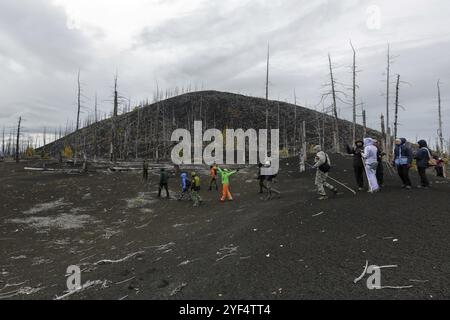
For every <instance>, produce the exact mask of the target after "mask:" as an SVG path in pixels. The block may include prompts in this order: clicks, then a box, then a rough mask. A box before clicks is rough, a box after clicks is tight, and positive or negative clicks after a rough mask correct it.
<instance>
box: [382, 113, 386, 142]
mask: <svg viewBox="0 0 450 320" xmlns="http://www.w3.org/2000/svg"><path fill="white" fill-rule="evenodd" d="M381 136H382V138H383V139H384V140H386V127H385V123H384V115H383V114H381Z"/></svg>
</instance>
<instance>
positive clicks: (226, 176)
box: [217, 167, 237, 202]
mask: <svg viewBox="0 0 450 320" xmlns="http://www.w3.org/2000/svg"><path fill="white" fill-rule="evenodd" d="M217 169H218V170H219V173H220V176H221V177H222V198H221V199H220V201H222V202H225V200H226V199H227V198H228V200H229V201H233V196H232V195H231V192H230V177H231V176H232V175H233V174H235V173H236V172H237V171H236V170H233V171H230V170H228V169H222V168H220V167H218V168H217Z"/></svg>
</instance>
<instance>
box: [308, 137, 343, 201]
mask: <svg viewBox="0 0 450 320" xmlns="http://www.w3.org/2000/svg"><path fill="white" fill-rule="evenodd" d="M313 150H314V152H316V157H315V161H316V162H315V164H314V168H316V169H317V171H316V181H315V184H316V187H317V192H318V194H319V196H320V197H319V200H326V199H328V196H327V193H326V192H325V188H327V189H328V190H330V191H332V192H333V193H334V194H337V193H338V190H337V189H336V187H334V186H333V185H331V184H329V183H328V182H327V178H328V172H329V171H330V169H331V161H330V157H329V156H328V154H326V153H325V152H324V151H322V147H321V146H320V145H317V146H315V147H314V148H313Z"/></svg>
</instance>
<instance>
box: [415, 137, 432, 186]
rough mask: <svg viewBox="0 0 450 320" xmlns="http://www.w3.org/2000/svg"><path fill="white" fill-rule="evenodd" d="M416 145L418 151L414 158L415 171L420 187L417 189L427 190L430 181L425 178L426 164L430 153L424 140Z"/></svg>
mask: <svg viewBox="0 0 450 320" xmlns="http://www.w3.org/2000/svg"><path fill="white" fill-rule="evenodd" d="M417 144H418V145H419V148H420V149H419V150H418V151H417V153H416V156H415V157H414V158H415V159H416V164H417V171H418V172H419V177H420V185H419V186H418V187H419V188H425V189H427V188H428V187H429V186H430V181H429V180H428V178H427V168H428V167H429V165H428V162H429V161H430V159H431V152H430V150H429V149H428V145H427V142H426V141H425V140H420V141H418V142H417Z"/></svg>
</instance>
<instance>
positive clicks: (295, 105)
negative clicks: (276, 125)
mask: <svg viewBox="0 0 450 320" xmlns="http://www.w3.org/2000/svg"><path fill="white" fill-rule="evenodd" d="M294 155H297V94H296V92H295V89H294Z"/></svg>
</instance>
